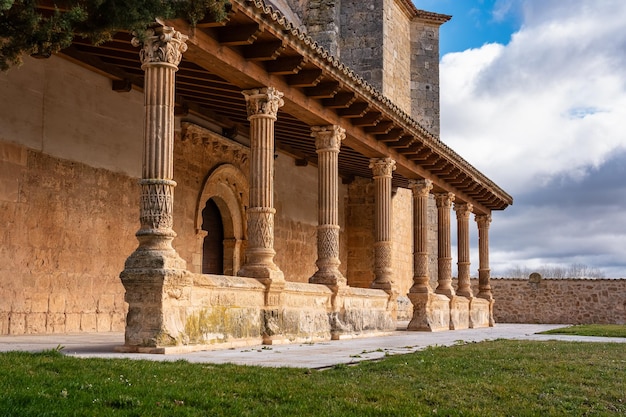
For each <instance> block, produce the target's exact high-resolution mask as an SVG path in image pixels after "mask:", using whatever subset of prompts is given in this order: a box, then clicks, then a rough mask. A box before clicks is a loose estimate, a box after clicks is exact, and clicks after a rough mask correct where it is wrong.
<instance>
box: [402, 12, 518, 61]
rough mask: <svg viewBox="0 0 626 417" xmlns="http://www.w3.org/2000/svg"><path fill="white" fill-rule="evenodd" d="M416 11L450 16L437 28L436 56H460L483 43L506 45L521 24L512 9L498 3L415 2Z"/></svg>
mask: <svg viewBox="0 0 626 417" xmlns="http://www.w3.org/2000/svg"><path fill="white" fill-rule="evenodd" d="M414 4H415V5H416V7H417V8H419V9H422V10H428V11H431V12H436V13H442V14H447V15H452V19H451V20H450V21H449V22H448V23H446V24H444V25H443V26H442V27H441V39H440V45H439V47H440V52H441V54H442V55H444V54H447V53H449V52H460V51H464V50H466V49H470V48H479V47H481V46H483V45H484V44H485V43H493V42H497V43H501V44H507V43H509V41H510V39H511V34H512V33H513V32H515V31H517V29H519V26H520V24H521V19H520V17H519V14H517V13H515V10H511V8H515V7H516V6H515V5H513V4H511V3H510V2H506V3H505V2H502V1H498V0H482V1H481V0H415V1H414Z"/></svg>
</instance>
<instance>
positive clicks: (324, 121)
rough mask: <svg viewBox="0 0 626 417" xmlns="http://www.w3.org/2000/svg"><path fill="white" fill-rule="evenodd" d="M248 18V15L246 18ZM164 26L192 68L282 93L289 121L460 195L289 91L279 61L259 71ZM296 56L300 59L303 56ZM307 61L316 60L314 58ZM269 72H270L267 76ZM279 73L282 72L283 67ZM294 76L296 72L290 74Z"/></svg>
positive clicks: (199, 33) (199, 35)
mask: <svg viewBox="0 0 626 417" xmlns="http://www.w3.org/2000/svg"><path fill="white" fill-rule="evenodd" d="M242 12H245V13H248V10H247V9H245V8H242ZM250 16H252V14H250ZM252 17H253V16H252ZM168 24H170V25H171V26H173V27H175V28H176V29H178V30H180V31H182V32H183V33H185V34H187V35H188V36H189V40H188V41H187V45H188V47H189V49H188V50H187V52H185V58H186V59H188V60H190V61H192V62H194V63H195V64H196V65H198V66H200V67H202V68H206V69H207V70H208V71H210V72H211V73H213V74H215V75H217V76H219V77H221V78H223V79H225V80H227V81H229V82H231V83H232V84H233V85H236V86H237V87H239V88H241V89H242V90H243V89H249V88H258V87H263V86H272V87H275V88H276V89H278V90H279V91H282V92H283V93H284V97H283V99H284V102H285V105H284V106H283V108H282V110H283V111H285V112H286V113H289V114H290V115H292V116H293V117H296V118H298V119H300V120H302V121H303V122H304V123H307V124H308V125H310V126H316V125H333V124H334V125H340V126H342V127H344V128H345V129H346V139H345V140H344V143H345V145H346V146H348V147H350V148H352V149H353V150H354V151H356V152H358V153H360V154H361V155H363V156H365V157H367V158H370V157H380V156H389V157H391V158H393V159H394V160H395V161H396V167H397V168H396V171H397V173H398V174H399V175H403V176H404V177H406V178H414V177H420V178H425V179H430V180H432V181H433V184H434V185H436V186H437V187H439V188H441V189H443V190H446V191H450V192H453V193H455V194H463V193H462V192H461V190H457V189H456V188H454V187H451V186H450V185H449V184H446V183H445V182H444V181H442V180H441V179H439V178H438V177H436V176H434V175H432V174H431V173H430V172H428V171H427V170H425V169H423V168H422V167H420V166H419V165H417V164H415V163H414V162H413V161H411V160H409V159H408V158H406V157H405V156H404V155H403V154H401V153H399V152H397V151H396V150H395V149H392V148H390V147H387V146H386V145H385V144H384V143H383V142H379V141H377V140H376V138H375V137H374V136H372V135H368V134H366V133H364V132H363V130H362V129H360V128H358V127H356V126H354V125H352V124H350V123H346V122H345V119H342V116H340V115H339V111H335V109H329V108H325V107H324V106H323V105H322V103H321V102H320V101H318V100H313V99H311V98H310V97H308V96H306V94H304V92H303V91H301V90H300V89H298V88H295V87H291V86H290V85H289V84H287V82H286V80H285V79H284V78H283V77H281V76H277V74H278V73H279V72H278V71H276V70H277V69H278V67H273V68H272V66H273V65H276V64H277V63H278V62H279V61H281V59H280V58H279V59H277V60H276V61H267V62H265V63H264V67H262V66H259V65H258V63H255V62H250V61H247V60H245V58H244V57H242V56H241V55H240V54H239V53H238V52H237V51H235V50H234V49H231V48H227V47H224V46H223V45H221V44H220V43H219V42H218V41H217V40H216V39H215V38H213V37H212V36H210V35H209V34H208V33H205V32H204V31H203V30H195V31H194V30H193V29H192V28H190V27H189V25H188V23H187V22H185V21H182V20H176V21H171V22H168ZM288 46H289V47H290V48H294V49H295V50H296V51H299V50H300V49H301V47H300V46H298V45H297V44H289V45H288ZM300 53H301V54H303V55H304V52H300ZM283 59H287V58H283ZM296 59H298V60H300V62H304V58H303V57H302V56H300V57H297V58H296ZM307 59H311V60H317V58H316V57H315V55H312V56H311V58H307ZM318 61H319V62H318ZM315 62H316V65H319V67H320V68H322V70H325V68H326V67H325V66H328V63H325V61H323V60H322V59H319V60H317V61H315ZM270 69H272V70H273V71H274V72H271V71H270ZM282 70H283V71H284V70H285V67H284V66H283V67H282ZM327 71H328V70H327ZM296 72H297V70H295V71H294V72H293V73H296ZM355 104H356V103H355ZM353 105H354V104H353ZM365 105H367V103H365ZM351 107H352V106H351ZM340 110H342V109H340ZM343 110H347V109H343ZM381 117H382V115H381ZM463 200H465V201H468V202H470V203H472V204H474V207H475V211H476V212H485V213H486V212H489V211H490V209H488V208H487V207H485V206H483V205H482V204H480V203H479V202H478V201H474V200H472V199H470V198H467V199H466V198H463Z"/></svg>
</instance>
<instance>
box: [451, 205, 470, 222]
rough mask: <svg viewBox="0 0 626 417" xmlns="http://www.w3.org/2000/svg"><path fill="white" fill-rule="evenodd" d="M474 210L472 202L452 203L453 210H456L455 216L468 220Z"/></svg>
mask: <svg viewBox="0 0 626 417" xmlns="http://www.w3.org/2000/svg"><path fill="white" fill-rule="evenodd" d="M473 210H474V205H473V204H472V203H454V211H456V217H457V218H461V219H466V220H469V218H470V214H471V213H472V211H473Z"/></svg>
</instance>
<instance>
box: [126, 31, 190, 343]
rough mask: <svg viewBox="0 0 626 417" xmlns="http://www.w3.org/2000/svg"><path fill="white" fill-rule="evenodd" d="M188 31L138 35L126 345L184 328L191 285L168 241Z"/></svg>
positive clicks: (166, 338) (172, 336) (158, 339)
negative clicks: (138, 118) (139, 141)
mask: <svg viewBox="0 0 626 417" xmlns="http://www.w3.org/2000/svg"><path fill="white" fill-rule="evenodd" d="M186 40H187V37H186V36H185V35H182V34H181V33H180V32H177V31H175V30H174V29H173V28H171V27H168V26H162V25H160V24H155V25H154V26H153V27H151V28H149V29H148V30H147V31H146V33H145V34H144V35H143V36H142V37H141V38H139V37H137V38H134V39H133V41H132V43H133V45H134V46H136V47H137V46H140V47H141V50H140V53H139V55H140V58H141V62H142V66H141V68H142V69H143V70H144V72H145V78H144V109H145V124H144V152H143V170H142V179H141V180H140V181H139V183H140V185H141V198H140V222H141V227H140V229H139V231H138V232H137V233H136V236H137V240H138V241H139V247H138V248H137V250H135V252H134V253H133V254H132V255H131V256H130V257H129V258H128V259H127V261H126V264H125V268H124V271H123V272H122V273H121V274H120V277H121V279H122V283H123V284H124V287H125V289H126V295H125V299H126V301H127V302H128V304H129V309H128V315H127V318H126V321H127V323H126V335H125V343H126V346H127V347H129V346H144V347H158V346H163V345H168V344H173V343H176V340H177V339H178V337H179V334H180V332H182V331H184V326H183V324H182V320H181V316H180V314H181V311H182V310H183V309H184V307H181V304H184V302H185V300H186V299H187V296H188V292H189V291H190V285H191V284H190V280H189V273H187V271H186V270H185V269H186V263H185V261H184V260H182V259H181V258H180V256H179V255H178V253H177V252H176V251H175V250H174V249H173V247H172V240H173V239H174V237H175V236H176V233H174V231H173V230H172V224H173V216H172V214H173V204H174V187H175V186H176V183H175V182H174V181H173V176H174V174H173V161H174V156H173V154H174V87H175V82H174V74H175V72H176V71H177V70H178V64H179V62H180V60H181V58H182V53H183V52H185V51H186V50H187V45H186V44H185V41H186Z"/></svg>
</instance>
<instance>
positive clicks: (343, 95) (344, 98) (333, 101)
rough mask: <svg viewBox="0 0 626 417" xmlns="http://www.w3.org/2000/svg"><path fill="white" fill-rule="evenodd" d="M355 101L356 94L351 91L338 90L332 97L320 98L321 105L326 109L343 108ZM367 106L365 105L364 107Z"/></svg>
mask: <svg viewBox="0 0 626 417" xmlns="http://www.w3.org/2000/svg"><path fill="white" fill-rule="evenodd" d="M355 101H356V94H354V93H353V92H352V91H348V92H340V93H338V94H337V95H336V96H335V97H333V98H326V99H324V100H322V105H323V106H324V107H326V108H328V109H345V108H347V107H350V105H352V103H354V102H355ZM366 108H367V107H366Z"/></svg>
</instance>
